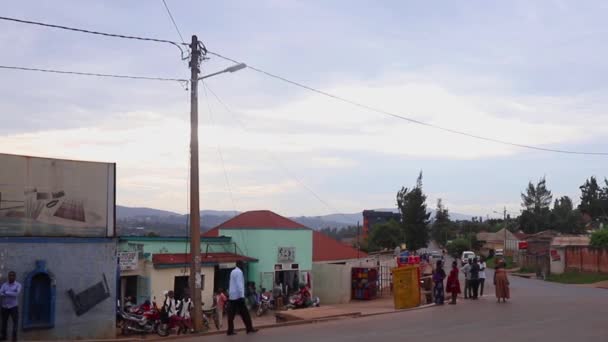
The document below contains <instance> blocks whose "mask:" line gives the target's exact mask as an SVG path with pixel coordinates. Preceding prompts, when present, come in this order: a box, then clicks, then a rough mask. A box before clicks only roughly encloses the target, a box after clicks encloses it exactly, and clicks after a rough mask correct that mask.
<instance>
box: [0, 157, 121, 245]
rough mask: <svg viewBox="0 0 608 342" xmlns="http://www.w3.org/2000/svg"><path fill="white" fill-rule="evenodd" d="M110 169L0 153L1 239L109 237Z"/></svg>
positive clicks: (112, 167) (112, 181) (112, 183)
mask: <svg viewBox="0 0 608 342" xmlns="http://www.w3.org/2000/svg"><path fill="white" fill-rule="evenodd" d="M115 169H116V165H115V164H109V163H96V162H82V161H73V160H62V159H49V158H37V157H26V156H17V155H10V154H1V153H0V236H76V237H112V236H114V235H115V229H114V221H115V220H114V214H115V192H116V186H115V176H116V173H115Z"/></svg>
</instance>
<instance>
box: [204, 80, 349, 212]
mask: <svg viewBox="0 0 608 342" xmlns="http://www.w3.org/2000/svg"><path fill="white" fill-rule="evenodd" d="M207 90H209V92H210V93H211V94H212V95H213V96H214V97H215V99H216V100H217V101H218V102H219V103H220V104H221V105H222V106H223V107H224V108H225V109H226V111H227V112H228V113H229V114H230V116H231V117H232V118H233V119H234V121H236V122H237V124H238V125H239V126H241V129H243V130H244V131H248V130H247V127H246V126H245V124H243V122H242V121H241V120H239V118H238V117H237V116H236V114H235V113H234V111H233V110H232V109H230V107H228V105H227V104H226V103H225V102H224V101H222V99H221V98H220V97H219V96H218V95H217V94H216V93H215V92H214V91H213V90H212V89H211V88H210V87H209V86H208V85H207ZM264 151H265V152H266V153H267V154H268V155H269V156H270V158H271V159H272V160H273V161H274V162H275V163H276V164H277V165H279V167H280V168H281V170H283V172H284V173H285V174H286V175H287V176H288V177H290V178H291V179H293V180H295V181H296V182H297V183H298V184H300V186H301V187H302V188H304V189H305V190H306V191H308V192H309V193H310V194H311V195H312V196H313V197H314V198H315V199H317V201H319V202H320V203H322V204H323V205H324V206H326V207H327V208H328V209H329V210H330V211H331V212H334V213H338V214H339V215H341V216H342V217H344V218H347V217H346V216H345V215H344V214H342V213H340V211H339V210H337V209H336V208H335V207H333V206H332V205H331V204H329V203H328V202H327V201H325V200H324V199H323V198H321V196H319V195H318V194H317V193H316V192H315V191H314V190H313V189H312V188H311V187H309V186H308V185H306V184H305V183H304V181H302V180H301V179H300V178H299V177H298V176H296V175H295V174H294V173H292V172H291V171H289V169H288V168H287V167H286V166H285V165H284V164H283V163H282V162H281V160H280V159H279V158H277V157H276V155H275V154H274V153H272V152H271V151H269V150H267V149H264ZM347 219H348V218H347Z"/></svg>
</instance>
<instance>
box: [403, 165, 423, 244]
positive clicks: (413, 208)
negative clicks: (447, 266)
mask: <svg viewBox="0 0 608 342" xmlns="http://www.w3.org/2000/svg"><path fill="white" fill-rule="evenodd" d="M397 206H398V207H399V211H400V212H401V228H402V230H403V233H404V235H405V243H406V246H407V248H408V249H409V250H417V249H420V248H423V247H426V246H427V245H428V242H429V230H428V225H429V217H430V215H431V213H427V210H426V195H425V194H424V193H423V192H422V171H421V172H420V174H419V175H418V179H417V180H416V186H415V187H414V188H412V189H408V188H406V187H402V188H401V190H399V192H398V193H397Z"/></svg>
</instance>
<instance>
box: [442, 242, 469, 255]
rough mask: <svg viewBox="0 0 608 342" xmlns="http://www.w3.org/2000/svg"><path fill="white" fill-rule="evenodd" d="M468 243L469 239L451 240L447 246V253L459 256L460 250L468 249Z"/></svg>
mask: <svg viewBox="0 0 608 342" xmlns="http://www.w3.org/2000/svg"><path fill="white" fill-rule="evenodd" d="M469 243H470V242H469V240H467V239H462V238H460V239H456V240H452V242H451V243H449V244H448V246H447V247H448V248H447V249H448V254H449V255H451V256H452V257H453V258H456V259H458V258H460V256H461V255H462V252H464V251H468V250H469Z"/></svg>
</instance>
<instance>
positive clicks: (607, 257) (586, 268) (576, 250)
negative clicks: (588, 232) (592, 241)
mask: <svg viewBox="0 0 608 342" xmlns="http://www.w3.org/2000/svg"><path fill="white" fill-rule="evenodd" d="M565 259H566V270H575V271H580V272H592V273H608V250H607V249H600V248H592V247H579V246H570V247H566V258H565Z"/></svg>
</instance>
